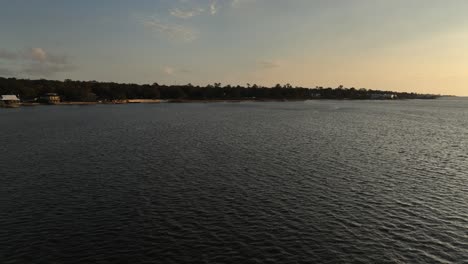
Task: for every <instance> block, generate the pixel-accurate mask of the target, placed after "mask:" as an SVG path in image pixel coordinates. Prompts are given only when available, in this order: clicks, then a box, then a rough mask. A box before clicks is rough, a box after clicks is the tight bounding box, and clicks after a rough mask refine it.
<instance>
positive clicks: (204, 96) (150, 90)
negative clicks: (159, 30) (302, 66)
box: [0, 77, 437, 102]
mask: <svg viewBox="0 0 468 264" xmlns="http://www.w3.org/2000/svg"><path fill="white" fill-rule="evenodd" d="M46 93H57V94H58V95H60V96H61V97H62V100H63V101H78V102H80V101H82V102H86V101H112V100H127V99H167V100H171V99H173V100H177V99H180V100H223V99H229V100H231V99H232V100H236V99H258V100H262V99H265V100H267V99H278V100H281V99H286V100H287V99H290V100H293V99H298V100H307V99H319V98H320V99H375V98H379V95H381V97H380V98H386V97H384V96H386V95H390V94H391V95H392V98H393V97H395V98H398V99H433V98H436V97H437V96H435V95H425V94H417V93H407V92H391V91H381V90H368V89H364V88H360V89H356V88H346V87H343V86H339V87H337V88H324V87H315V88H305V87H293V86H291V85H290V84H286V85H280V84H277V85H275V86H274V87H264V86H259V85H256V84H252V85H251V84H247V85H245V86H239V85H237V86H231V85H225V86H222V85H221V83H214V84H209V85H206V86H198V85H197V86H195V85H192V84H186V85H160V84H158V83H153V84H133V83H114V82H97V81H73V80H69V79H67V80H64V81H57V80H45V79H40V80H29V79H16V78H1V77H0V94H16V95H18V96H19V97H20V98H21V99H22V100H34V99H35V98H38V97H40V96H42V95H44V94H46Z"/></svg>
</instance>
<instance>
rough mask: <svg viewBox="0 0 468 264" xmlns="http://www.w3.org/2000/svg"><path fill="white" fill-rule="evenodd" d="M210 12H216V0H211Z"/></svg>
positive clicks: (213, 13)
mask: <svg viewBox="0 0 468 264" xmlns="http://www.w3.org/2000/svg"><path fill="white" fill-rule="evenodd" d="M210 13H211V14H212V15H215V14H216V13H218V1H217V0H211V4H210Z"/></svg>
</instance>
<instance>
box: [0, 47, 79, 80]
mask: <svg viewBox="0 0 468 264" xmlns="http://www.w3.org/2000/svg"><path fill="white" fill-rule="evenodd" d="M0 59H3V60H9V61H12V62H14V63H10V64H9V65H10V67H9V68H2V69H1V71H0V73H2V74H8V75H16V74H28V75H38V76H51V75H54V74H56V73H59V72H68V71H72V70H74V69H75V66H74V65H73V64H72V63H70V62H69V60H68V57H67V56H66V55H58V54H53V53H51V52H47V51H46V50H44V49H43V48H31V49H25V50H21V51H7V50H0Z"/></svg>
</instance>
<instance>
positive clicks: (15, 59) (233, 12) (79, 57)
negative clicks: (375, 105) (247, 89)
mask: <svg viewBox="0 0 468 264" xmlns="http://www.w3.org/2000/svg"><path fill="white" fill-rule="evenodd" d="M467 13H468V1H466V0H449V1H444V0H132V1H128V0H79V1H75V0H41V1H31V0H14V1H11V0H0V76H3V77H17V78H31V79H38V78H45V79H58V80H63V79H73V80H97V81H114V82H124V83H154V82H157V83H160V84H187V83H192V84H195V85H197V84H198V85H205V84H210V83H214V82H221V83H222V84H233V85H236V84H241V85H245V84H247V83H250V84H254V83H256V84H258V85H267V86H270V85H274V84H276V83H281V84H286V83H290V84H291V85H293V86H303V87H315V86H324V87H337V86H338V85H344V86H345V87H356V88H368V89H385V90H394V91H409V92H419V93H434V94H447V95H465V96H468V49H467V47H468V16H467V15H466V14H467Z"/></svg>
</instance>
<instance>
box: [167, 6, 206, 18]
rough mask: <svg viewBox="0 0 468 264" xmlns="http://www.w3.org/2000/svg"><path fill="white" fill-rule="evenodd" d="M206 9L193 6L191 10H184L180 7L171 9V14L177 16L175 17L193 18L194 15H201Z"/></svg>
mask: <svg viewBox="0 0 468 264" xmlns="http://www.w3.org/2000/svg"><path fill="white" fill-rule="evenodd" d="M204 11H205V10H204V9H203V8H193V9H190V10H182V9H179V8H174V9H172V10H170V14H171V15H172V16H175V17H178V18H182V19H189V18H192V17H194V16H198V15H200V14H201V13H203V12H204Z"/></svg>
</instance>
